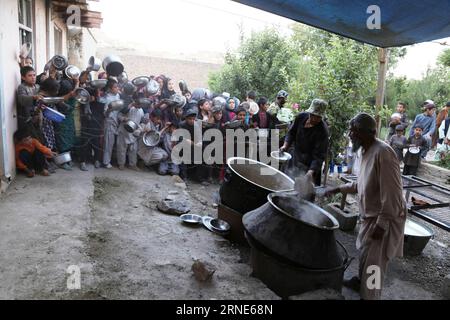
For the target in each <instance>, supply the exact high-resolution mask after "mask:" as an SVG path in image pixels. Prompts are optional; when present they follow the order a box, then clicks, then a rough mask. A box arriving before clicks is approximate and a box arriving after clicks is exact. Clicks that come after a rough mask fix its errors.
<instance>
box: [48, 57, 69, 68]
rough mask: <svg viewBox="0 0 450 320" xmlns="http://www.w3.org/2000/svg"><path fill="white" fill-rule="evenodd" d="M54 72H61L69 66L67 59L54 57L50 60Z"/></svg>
mask: <svg viewBox="0 0 450 320" xmlns="http://www.w3.org/2000/svg"><path fill="white" fill-rule="evenodd" d="M51 62H52V64H53V66H54V67H55V69H56V70H59V71H62V70H64V69H66V68H67V66H68V65H69V63H68V61H67V58H66V57H64V56H61V55H55V56H54V57H53V58H52V60H51Z"/></svg>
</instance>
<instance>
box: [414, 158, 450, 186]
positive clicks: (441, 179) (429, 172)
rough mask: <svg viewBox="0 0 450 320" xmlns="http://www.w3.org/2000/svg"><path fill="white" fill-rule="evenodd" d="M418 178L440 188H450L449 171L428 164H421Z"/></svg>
mask: <svg viewBox="0 0 450 320" xmlns="http://www.w3.org/2000/svg"><path fill="white" fill-rule="evenodd" d="M418 176H419V177H420V178H423V179H425V180H428V181H430V182H433V183H436V184H439V185H441V186H444V187H447V188H449V187H450V184H449V183H448V182H449V179H450V170H447V169H444V168H441V167H438V166H435V165H432V164H429V163H422V164H421V165H420V168H419V172H418Z"/></svg>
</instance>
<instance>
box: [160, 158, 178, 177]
mask: <svg viewBox="0 0 450 320" xmlns="http://www.w3.org/2000/svg"><path fill="white" fill-rule="evenodd" d="M158 171H159V173H160V174H172V175H179V174H180V167H178V165H176V164H175V163H173V162H171V161H168V160H164V161H162V162H161V163H160V164H159V170H158Z"/></svg>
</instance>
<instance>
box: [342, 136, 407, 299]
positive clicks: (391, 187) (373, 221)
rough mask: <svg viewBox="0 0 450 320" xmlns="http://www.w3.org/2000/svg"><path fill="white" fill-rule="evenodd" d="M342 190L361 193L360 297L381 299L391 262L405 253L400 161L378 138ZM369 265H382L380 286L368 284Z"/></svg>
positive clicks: (404, 209)
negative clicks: (377, 234) (379, 233)
mask: <svg viewBox="0 0 450 320" xmlns="http://www.w3.org/2000/svg"><path fill="white" fill-rule="evenodd" d="M341 190H342V192H344V193H358V195H359V206H360V215H361V226H360V230H359V234H358V239H357V242H356V247H357V248H358V249H359V250H360V267H359V273H360V279H361V292H360V293H361V298H362V299H367V300H373V299H380V297H381V288H382V284H383V280H384V276H385V273H386V268H387V264H388V262H389V261H390V260H391V259H393V258H395V257H401V256H403V237H404V228H405V221H406V210H407V209H406V201H405V199H404V197H403V192H402V191H403V187H402V178H401V175H400V169H399V162H398V159H397V156H396V154H395V152H394V150H393V149H392V148H391V147H390V146H388V145H387V144H385V143H384V142H382V141H380V140H378V139H377V140H376V141H375V143H374V144H373V145H372V146H371V147H370V148H369V149H368V150H366V151H364V152H363V154H362V160H361V168H360V172H359V175H358V180H357V182H354V183H350V184H347V185H345V186H343V187H342V188H341ZM377 225H378V226H379V227H381V228H383V229H384V230H385V233H384V235H383V237H382V239H381V240H373V239H372V234H373V231H374V229H375V227H376V226H377ZM370 266H378V267H379V268H380V271H381V279H380V280H381V286H380V287H379V289H370V288H369V287H368V286H367V283H368V282H369V283H373V281H372V279H373V274H374V272H373V271H371V270H370V269H368V268H369V267H370ZM368 272H369V273H368Z"/></svg>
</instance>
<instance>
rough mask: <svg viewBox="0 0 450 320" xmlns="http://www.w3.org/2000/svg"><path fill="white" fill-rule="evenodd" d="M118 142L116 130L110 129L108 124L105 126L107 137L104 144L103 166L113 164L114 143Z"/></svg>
mask: <svg viewBox="0 0 450 320" xmlns="http://www.w3.org/2000/svg"><path fill="white" fill-rule="evenodd" d="M115 141H116V134H115V130H113V129H112V128H108V124H105V137H104V143H103V164H104V165H108V164H110V163H111V157H112V152H113V148H114V143H115Z"/></svg>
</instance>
